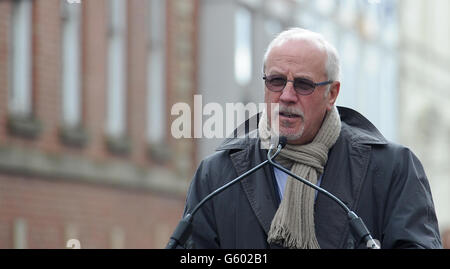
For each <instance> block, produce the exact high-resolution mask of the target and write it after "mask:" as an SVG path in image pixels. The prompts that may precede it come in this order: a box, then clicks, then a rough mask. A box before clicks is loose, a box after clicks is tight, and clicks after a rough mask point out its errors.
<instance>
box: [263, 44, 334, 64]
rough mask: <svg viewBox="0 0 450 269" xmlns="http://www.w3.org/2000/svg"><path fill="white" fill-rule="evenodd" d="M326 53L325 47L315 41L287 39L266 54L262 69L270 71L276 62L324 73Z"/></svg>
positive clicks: (274, 45)
mask: <svg viewBox="0 0 450 269" xmlns="http://www.w3.org/2000/svg"><path fill="white" fill-rule="evenodd" d="M326 59H327V53H326V50H325V47H324V46H323V45H322V44H321V43H320V42H319V41H317V40H311V39H288V40H281V41H280V42H277V43H275V44H273V46H272V47H271V49H270V51H269V52H268V55H267V59H266V63H265V66H264V69H265V70H266V71H268V70H267V69H266V68H268V69H270V68H271V67H272V66H273V65H274V64H276V63H277V62H280V61H282V62H283V63H288V64H292V65H294V66H297V65H298V66H302V65H304V66H305V68H308V69H310V68H311V69H314V70H323V71H324V72H326V71H325V65H326Z"/></svg>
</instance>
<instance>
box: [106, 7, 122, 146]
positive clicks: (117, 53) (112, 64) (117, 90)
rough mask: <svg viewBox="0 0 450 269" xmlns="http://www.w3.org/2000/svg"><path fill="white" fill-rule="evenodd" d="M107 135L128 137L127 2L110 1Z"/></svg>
mask: <svg viewBox="0 0 450 269" xmlns="http://www.w3.org/2000/svg"><path fill="white" fill-rule="evenodd" d="M108 3H109V48H108V64H107V66H108V70H107V72H108V73H107V75H108V86H107V87H108V91H107V111H106V112H107V120H106V132H107V135H108V136H110V137H114V138H119V137H124V136H125V135H126V97H127V96H126V64H127V62H126V1H125V0H109V1H108Z"/></svg>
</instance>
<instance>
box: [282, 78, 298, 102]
mask: <svg viewBox="0 0 450 269" xmlns="http://www.w3.org/2000/svg"><path fill="white" fill-rule="evenodd" d="M297 100H298V96H297V93H296V92H295V89H294V83H293V82H292V81H288V82H287V83H286V86H285V87H284V89H283V91H282V92H281V95H280V101H281V102H283V103H295V102H297Z"/></svg>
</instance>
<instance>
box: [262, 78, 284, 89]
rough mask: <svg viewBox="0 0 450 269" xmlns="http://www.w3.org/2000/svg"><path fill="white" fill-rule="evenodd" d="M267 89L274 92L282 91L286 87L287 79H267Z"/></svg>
mask: <svg viewBox="0 0 450 269" xmlns="http://www.w3.org/2000/svg"><path fill="white" fill-rule="evenodd" d="M266 83H267V87H268V88H269V89H270V90H272V91H282V90H283V89H284V86H285V85H286V78H284V77H280V76H270V77H267V79H266Z"/></svg>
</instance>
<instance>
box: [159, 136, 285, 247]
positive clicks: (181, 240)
mask: <svg viewBox="0 0 450 269" xmlns="http://www.w3.org/2000/svg"><path fill="white" fill-rule="evenodd" d="M286 142H287V140H286V139H285V140H284V143H281V141H280V143H278V147H277V151H276V152H275V154H273V156H272V157H273V158H275V157H276V156H277V155H278V154H279V153H280V151H281V149H282V148H283V147H284V146H286ZM273 149H274V146H273V144H271V145H270V149H269V152H272V151H273ZM268 163H269V160H265V161H264V162H262V163H260V164H258V165H257V166H255V167H253V168H252V169H250V170H248V171H247V172H245V173H244V174H242V175H240V176H238V177H237V178H235V179H233V180H232V181H230V182H228V183H227V184H225V185H223V186H222V187H220V188H218V189H217V190H215V191H213V192H212V193H210V194H209V195H208V196H206V197H205V198H203V200H201V201H200V203H198V204H197V206H195V208H194V209H193V210H192V211H191V212H190V213H188V214H186V215H185V216H184V218H183V219H182V220H181V221H180V222H179V223H178V225H177V227H176V228H175V231H174V232H173V234H172V236H171V237H170V240H169V243H167V246H166V249H175V248H177V246H183V245H184V244H185V243H186V240H187V239H188V238H189V235H190V234H191V232H192V221H193V218H194V215H195V213H197V211H198V210H199V209H200V208H201V207H202V206H203V205H204V204H205V203H206V202H207V201H209V200H210V199H211V198H213V197H214V196H216V195H218V194H219V193H221V192H222V191H224V190H226V189H227V188H228V187H230V186H232V185H234V184H235V183H236V182H239V181H240V180H241V179H243V178H245V177H246V176H248V175H250V174H252V173H253V172H255V171H256V170H258V169H259V168H261V167H263V166H264V165H266V164H268Z"/></svg>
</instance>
